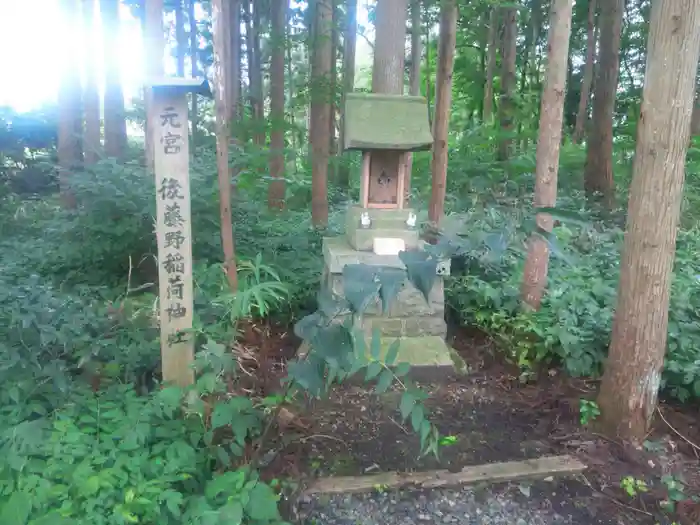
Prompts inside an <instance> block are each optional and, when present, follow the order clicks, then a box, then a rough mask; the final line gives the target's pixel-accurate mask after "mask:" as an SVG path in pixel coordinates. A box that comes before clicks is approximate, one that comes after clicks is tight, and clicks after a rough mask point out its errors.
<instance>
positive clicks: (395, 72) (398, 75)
mask: <svg viewBox="0 0 700 525" xmlns="http://www.w3.org/2000/svg"><path fill="white" fill-rule="evenodd" d="M407 18H408V0H377V8H376V14H375V20H376V22H375V27H378V28H381V31H377V32H376V35H377V36H376V40H375V42H374V62H373V65H372V91H373V92H375V93H393V94H397V95H400V94H402V93H403V84H404V46H405V40H406V19H407Z"/></svg>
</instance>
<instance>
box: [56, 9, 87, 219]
mask: <svg viewBox="0 0 700 525" xmlns="http://www.w3.org/2000/svg"><path fill="white" fill-rule="evenodd" d="M60 6H61V13H62V16H63V19H64V21H65V22H66V26H65V27H66V30H67V28H68V27H69V25H72V24H73V23H75V22H77V21H78V20H80V3H79V1H78V0H61V4H60ZM62 41H63V46H64V47H63V49H62V51H63V56H64V57H67V58H68V59H67V60H66V65H65V67H64V68H63V71H62V74H61V79H60V84H59V87H58V108H59V110H58V165H59V182H60V186H61V198H62V202H63V205H64V206H65V207H67V208H72V207H74V206H75V196H74V195H73V194H72V192H71V189H70V175H71V174H72V172H73V171H75V170H77V169H80V167H81V165H82V163H83V146H82V140H81V137H82V135H83V115H82V100H81V99H82V97H81V85H80V69H79V67H80V65H79V63H78V62H76V61H75V60H70V57H74V56H77V54H78V50H79V45H80V44H79V42H77V41H76V39H75V37H74V36H73V35H72V34H66V35H65V38H63V39H62Z"/></svg>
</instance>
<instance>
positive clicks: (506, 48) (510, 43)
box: [497, 8, 518, 161]
mask: <svg viewBox="0 0 700 525" xmlns="http://www.w3.org/2000/svg"><path fill="white" fill-rule="evenodd" d="M503 19H504V21H503V64H502V73H501V103H500V104H499V106H498V120H499V121H500V125H501V133H502V134H503V138H501V139H500V140H499V143H498V152H497V158H498V160H500V161H505V160H508V159H509V158H510V154H511V149H512V145H513V137H512V136H511V135H512V134H513V124H514V122H513V121H514V112H515V102H514V99H513V96H514V91H515V84H516V78H515V61H516V58H517V55H518V49H517V38H518V10H517V9H516V8H506V9H503Z"/></svg>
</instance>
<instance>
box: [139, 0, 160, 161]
mask: <svg viewBox="0 0 700 525" xmlns="http://www.w3.org/2000/svg"><path fill="white" fill-rule="evenodd" d="M144 1H145V2H146V32H145V39H144V45H145V46H146V53H145V55H146V75H147V76H148V77H151V78H153V77H158V76H161V75H162V74H163V54H164V51H165V39H164V34H163V0H144ZM145 99H146V115H147V118H146V126H145V128H146V137H145V139H146V140H145V150H146V167H147V168H148V169H149V170H151V171H153V169H154V162H155V157H154V155H155V149H154V144H153V140H154V139H153V134H152V130H151V129H150V123H151V122H154V121H155V118H156V115H154V114H153V111H152V109H151V106H152V105H153V104H152V103H151V99H152V90H151V89H150V88H149V89H146V97H145Z"/></svg>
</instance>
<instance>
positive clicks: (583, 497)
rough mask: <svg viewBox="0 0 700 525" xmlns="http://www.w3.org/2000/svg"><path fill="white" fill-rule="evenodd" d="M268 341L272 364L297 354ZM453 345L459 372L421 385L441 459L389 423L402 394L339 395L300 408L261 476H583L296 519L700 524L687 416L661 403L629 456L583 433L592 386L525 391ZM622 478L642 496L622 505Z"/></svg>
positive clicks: (325, 510)
mask: <svg viewBox="0 0 700 525" xmlns="http://www.w3.org/2000/svg"><path fill="white" fill-rule="evenodd" d="M280 335H281V334H280ZM277 343H278V344H277ZM277 343H276V344H274V345H272V346H273V347H274V348H276V349H279V350H280V356H279V357H280V358H283V357H290V353H293V351H294V349H295V348H296V344H297V342H296V341H294V340H293V339H292V338H290V337H289V336H285V337H281V338H279V339H278V342H277ZM452 346H453V347H454V348H455V349H456V350H457V351H458V352H459V353H460V355H461V356H462V358H463V359H464V360H465V362H466V363H467V364H468V366H469V373H468V374H466V375H463V376H457V375H455V376H453V377H444V378H441V380H440V381H439V382H427V383H420V386H422V387H423V388H425V389H427V390H428V391H429V392H430V398H429V399H428V401H427V402H426V405H427V407H429V409H430V412H429V416H428V417H429V418H430V420H431V422H433V423H434V424H435V425H436V426H437V427H438V429H439V431H440V434H441V436H452V439H451V440H452V441H453V442H452V444H450V445H448V446H443V447H441V449H440V456H441V458H440V461H437V460H436V459H435V457H434V456H432V455H429V456H426V457H424V458H419V457H418V452H419V439H418V436H417V435H416V434H415V433H414V432H413V431H412V430H410V429H409V428H406V427H405V426H404V425H402V424H401V423H400V421H399V417H398V416H399V414H398V411H397V406H398V399H399V396H400V392H389V393H387V394H386V395H383V396H376V395H373V394H370V393H368V392H367V391H366V390H365V389H363V388H362V387H360V386H358V385H345V386H343V387H342V388H338V389H336V390H335V391H334V392H333V394H332V395H331V396H330V398H329V399H325V400H321V401H314V402H310V403H309V404H308V406H307V407H306V409H305V410H304V413H302V414H301V418H300V421H303V422H304V424H303V425H301V426H302V427H304V428H303V430H300V431H297V432H298V433H297V434H294V432H295V430H294V429H288V431H289V432H291V434H285V442H286V443H287V444H286V445H285V447H284V448H283V449H281V450H280V452H279V454H278V455H277V456H276V457H275V460H274V461H272V464H270V465H269V468H270V469H272V470H273V471H274V473H275V475H276V476H280V475H281V476H285V475H286V476H287V477H292V478H294V479H296V480H298V481H299V483H300V485H304V484H305V483H307V482H309V480H311V479H313V478H315V477H319V476H333V475H335V476H350V475H363V474H369V473H379V472H386V471H400V472H410V471H424V470H430V469H450V470H452V469H455V468H456V469H460V468H462V467H464V466H470V465H479V464H483V463H494V462H503V461H514V460H524V459H533V458H537V457H541V456H549V455H559V454H567V455H571V456H573V457H575V458H577V459H578V460H580V461H581V462H583V463H584V464H585V465H586V467H587V469H586V470H585V471H584V472H583V473H582V474H578V475H572V476H570V477H566V478H564V477H561V476H555V477H549V478H545V480H540V481H534V482H532V481H528V482H517V483H500V484H494V485H488V486H486V485H483V486H469V487H462V488H459V487H458V488H455V489H449V490H448V489H442V488H441V489H430V490H424V491H420V492H416V491H407V490H386V491H384V490H375V491H372V492H369V493H365V494H361V495H357V494H354V495H333V496H330V495H328V496H326V495H321V496H314V497H308V496H304V497H302V498H301V500H300V501H295V502H290V503H291V505H290V506H289V507H290V508H293V509H294V514H295V515H296V518H297V519H299V520H301V522H302V523H306V524H308V525H311V524H314V525H316V524H318V525H320V524H324V525H326V524H327V525H333V524H337V525H341V524H342V525H375V524H377V525H379V524H387V525H399V524H401V525H410V524H420V523H455V524H487V523H493V524H506V523H507V524H514V525H518V524H523V525H524V524H569V523H570V524H577V525H579V524H580V525H588V524H600V525H608V524H610V525H618V524H623V525H628V524H640V525H646V524H649V525H654V524H657V523H658V524H671V523H673V522H674V521H675V522H676V523H680V524H681V525H686V524H691V523H693V524H698V523H700V505H698V504H694V503H691V502H690V500H689V498H690V497H691V496H693V495H700V460H699V459H698V457H699V454H698V453H699V452H700V450H698V449H697V448H695V447H694V446H693V445H692V443H696V444H697V443H700V410H698V408H697V407H688V406H683V407H680V406H676V405H670V404H662V405H661V407H660V411H661V412H660V413H661V415H662V416H663V417H659V415H658V414H659V413H657V418H656V420H655V423H654V429H653V431H652V432H651V433H650V435H649V436H648V438H647V440H646V442H645V446H644V447H643V448H641V449H637V448H633V447H631V446H628V445H623V444H621V443H618V442H615V441H613V440H610V439H607V438H605V437H603V436H601V435H598V434H596V433H594V432H592V431H591V430H589V429H588V428H587V427H584V426H582V425H581V421H580V414H579V403H580V400H581V399H582V398H583V399H591V400H593V399H595V393H596V391H597V383H596V382H595V381H590V380H588V381H586V380H576V379H571V378H568V377H565V376H564V374H562V373H560V372H559V371H557V370H556V369H553V368H552V369H546V370H543V371H542V372H541V373H540V375H539V377H537V378H536V379H534V380H531V381H530V382H528V383H527V384H523V383H522V382H521V381H520V380H519V378H518V371H517V368H515V367H513V366H511V365H509V364H507V363H505V362H504V360H503V359H502V357H501V356H502V352H499V351H498V350H497V349H496V348H495V346H494V345H493V344H492V342H491V341H490V340H489V339H488V338H486V337H484V336H483V335H481V334H474V333H469V332H467V331H465V330H460V331H459V332H458V333H457V334H456V336H455V337H454V338H453V341H452ZM268 348H270V345H269V342H268ZM280 361H282V359H280ZM665 475H670V476H672V478H667V479H668V480H674V481H679V480H682V481H683V483H684V484H683V489H682V495H681V494H680V492H677V493H676V494H670V492H669V489H668V486H667V484H666V483H663V482H662V477H663V476H665ZM626 477H632V478H633V479H634V480H643V481H644V486H643V487H641V489H640V490H637V491H635V492H637V493H636V494H632V495H630V494H629V493H628V491H626V490H625V488H623V487H622V486H621V480H623V479H624V478H626ZM637 486H638V487H639V485H637ZM673 495H675V496H676V497H677V499H684V500H685V501H683V502H681V503H677V504H676V510H675V512H669V511H666V510H662V508H661V502H662V501H663V500H666V499H668V498H669V497H670V496H673Z"/></svg>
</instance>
